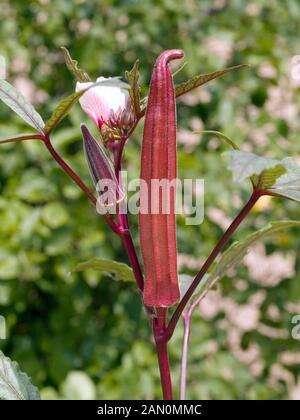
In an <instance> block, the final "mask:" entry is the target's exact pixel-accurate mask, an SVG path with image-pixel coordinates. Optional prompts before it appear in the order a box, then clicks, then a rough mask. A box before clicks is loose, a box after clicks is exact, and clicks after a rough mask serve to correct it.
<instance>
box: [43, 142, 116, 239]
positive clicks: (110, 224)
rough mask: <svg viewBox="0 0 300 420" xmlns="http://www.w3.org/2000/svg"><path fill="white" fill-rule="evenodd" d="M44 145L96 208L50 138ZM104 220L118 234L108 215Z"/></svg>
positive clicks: (85, 186)
mask: <svg viewBox="0 0 300 420" xmlns="http://www.w3.org/2000/svg"><path fill="white" fill-rule="evenodd" d="M44 144H45V146H46V147H47V149H48V151H49V152H50V153H51V155H52V156H53V158H54V159H55V160H56V162H57V163H58V164H59V166H61V168H62V169H63V170H64V171H65V172H66V173H67V174H68V175H69V176H70V177H71V178H72V179H73V181H74V182H75V183H76V184H77V185H78V186H79V188H81V189H82V191H83V192H84V193H85V194H86V195H87V197H88V198H89V199H90V201H91V202H92V203H93V204H94V206H96V204H97V199H96V197H95V196H94V194H93V193H92V191H91V190H90V189H89V188H88V186H87V185H86V184H85V183H84V182H83V181H82V180H81V179H80V178H79V176H78V175H77V174H76V173H75V172H74V171H73V169H71V168H70V166H69V165H68V164H67V163H66V162H65V161H64V159H63V158H62V157H61V156H60V155H59V154H58V153H57V152H56V150H55V149H54V148H53V146H52V144H51V141H50V138H49V137H46V138H45V139H44ZM104 218H105V220H106V221H107V223H108V224H109V226H110V227H111V229H112V230H113V231H114V232H115V233H117V234H119V230H118V227H117V225H116V224H115V222H114V221H113V220H112V219H111V218H110V216H109V215H108V214H104Z"/></svg>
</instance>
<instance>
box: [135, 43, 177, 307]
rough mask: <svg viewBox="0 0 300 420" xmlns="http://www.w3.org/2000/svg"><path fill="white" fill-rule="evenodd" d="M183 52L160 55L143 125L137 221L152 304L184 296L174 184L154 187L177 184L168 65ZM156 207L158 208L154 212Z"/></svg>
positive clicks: (166, 304) (146, 291) (167, 303)
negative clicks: (179, 271) (178, 252)
mask: <svg viewBox="0 0 300 420" xmlns="http://www.w3.org/2000/svg"><path fill="white" fill-rule="evenodd" d="M183 55H184V53H183V51H181V50H167V51H165V52H163V53H162V54H161V55H160V56H159V57H158V58H157V60H156V63H155V66H154V70H153V74H152V79H151V83H150V90H149V96H148V104H147V111H146V117H145V125H144V136H143V145H142V161H141V190H140V214H139V225H140V242H141V251H142V256H143V261H144V270H145V287H144V303H145V305H147V306H154V307H169V306H173V305H174V304H175V303H176V302H178V300H179V297H180V293H179V287H178V274H177V242H176V218H175V196H176V188H175V187H172V188H170V187H169V186H168V187H167V188H161V189H158V190H157V189H155V188H153V185H154V183H155V182H156V181H157V182H162V181H167V183H166V185H167V184H168V183H174V181H175V182H176V174H177V160H176V106H175V93H174V84H173V78H172V74H171V71H170V69H169V66H168V63H169V61H171V60H174V59H178V58H182V57H183ZM162 185H163V183H162ZM173 185H174V184H173ZM163 203H168V205H167V208H165V209H164V208H163ZM153 208H156V211H152V210H153ZM157 209H158V211H157ZM166 210H167V211H166Z"/></svg>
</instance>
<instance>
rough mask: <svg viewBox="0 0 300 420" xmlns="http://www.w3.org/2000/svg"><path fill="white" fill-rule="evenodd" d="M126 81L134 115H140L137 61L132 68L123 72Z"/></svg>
mask: <svg viewBox="0 0 300 420" xmlns="http://www.w3.org/2000/svg"><path fill="white" fill-rule="evenodd" d="M125 75H126V79H127V81H128V83H129V86H130V88H129V95H130V99H131V103H132V107H133V111H134V114H135V115H140V112H141V105H140V86H139V60H136V62H135V63H134V65H133V68H132V69H131V70H130V71H126V72H125Z"/></svg>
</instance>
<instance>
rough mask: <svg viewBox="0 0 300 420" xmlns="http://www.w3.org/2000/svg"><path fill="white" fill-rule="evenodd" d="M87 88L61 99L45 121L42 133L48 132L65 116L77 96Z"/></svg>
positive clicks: (76, 99)
mask: <svg viewBox="0 0 300 420" xmlns="http://www.w3.org/2000/svg"><path fill="white" fill-rule="evenodd" d="M87 90H88V89H85V90H80V91H79V92H75V93H73V94H72V95H70V96H68V97H67V98H65V99H63V100H62V101H61V102H60V103H59V104H58V106H57V107H56V108H55V110H54V111H53V113H52V115H51V117H50V119H49V120H48V121H47V123H46V125H45V128H44V133H45V134H50V133H51V131H52V130H53V129H54V128H55V127H56V126H57V125H58V124H59V123H60V121H61V120H62V119H64V118H65V116H66V115H67V114H68V112H69V111H70V109H71V108H72V106H73V105H74V104H76V102H77V101H78V100H79V98H80V97H81V96H82V95H83V94H84V93H85V92H86V91H87Z"/></svg>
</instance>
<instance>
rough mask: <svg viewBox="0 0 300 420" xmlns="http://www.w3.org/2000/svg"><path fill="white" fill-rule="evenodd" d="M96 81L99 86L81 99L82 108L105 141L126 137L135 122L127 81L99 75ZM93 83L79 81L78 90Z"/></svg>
mask: <svg viewBox="0 0 300 420" xmlns="http://www.w3.org/2000/svg"><path fill="white" fill-rule="evenodd" d="M96 83H98V86H95V87H93V88H91V89H89V90H88V91H87V92H86V93H85V94H84V95H82V97H81V98H80V99H79V102H80V105H81V108H82V109H83V111H84V112H85V113H86V114H87V115H88V116H89V117H90V118H91V120H92V121H93V122H94V123H95V124H96V126H97V127H98V128H99V130H100V132H101V135H102V137H103V140H104V142H105V143H107V142H110V141H116V140H119V139H120V138H122V137H126V135H127V133H128V132H129V131H130V129H131V127H132V126H133V124H134V116H133V115H132V113H131V103H130V96H129V92H128V87H127V85H126V83H124V82H122V81H121V80H119V79H117V78H114V77H109V78H105V77H99V78H98V79H97V81H96ZM92 84H93V83H92V82H86V83H80V82H77V84H76V92H78V91H80V90H83V89H86V88H88V87H89V86H91V85H92Z"/></svg>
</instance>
